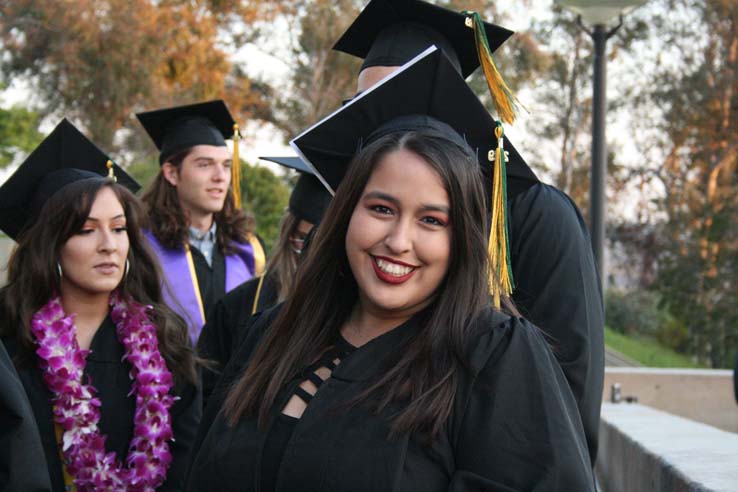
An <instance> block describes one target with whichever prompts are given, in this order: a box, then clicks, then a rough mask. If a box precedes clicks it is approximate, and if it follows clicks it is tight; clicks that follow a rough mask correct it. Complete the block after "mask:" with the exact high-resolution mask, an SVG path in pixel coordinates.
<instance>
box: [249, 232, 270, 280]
mask: <svg viewBox="0 0 738 492" xmlns="http://www.w3.org/2000/svg"><path fill="white" fill-rule="evenodd" d="M248 241H249V244H251V249H252V250H253V251H254V276H256V275H261V274H263V273H264V269H265V268H266V253H264V247H263V246H262V245H261V241H259V238H258V237H256V234H249V238H248Z"/></svg>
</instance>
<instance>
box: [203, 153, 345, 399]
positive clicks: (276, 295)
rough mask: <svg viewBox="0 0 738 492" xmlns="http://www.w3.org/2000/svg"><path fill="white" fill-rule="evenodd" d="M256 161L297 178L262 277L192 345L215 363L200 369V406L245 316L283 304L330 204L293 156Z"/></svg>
mask: <svg viewBox="0 0 738 492" xmlns="http://www.w3.org/2000/svg"><path fill="white" fill-rule="evenodd" d="M261 159H263V160H267V161H271V162H275V163H277V164H280V165H282V166H285V167H287V168H290V169H294V170H296V171H298V172H299V173H300V177H299V178H298V180H297V183H296V184H295V188H294V189H293V190H292V193H291V194H290V201H289V208H288V209H287V212H286V213H285V214H284V217H282V221H281V223H280V231H279V238H278V239H277V244H276V245H275V246H274V248H273V250H272V256H271V258H270V259H269V263H268V264H267V268H266V272H265V273H264V274H263V275H260V276H259V277H256V278H253V279H251V280H248V281H246V282H245V283H243V284H241V285H240V286H238V287H236V288H235V289H233V290H232V291H231V292H229V293H228V294H226V295H225V297H223V299H221V300H220V301H218V303H217V304H216V305H215V308H214V309H213V311H212V313H211V315H210V318H209V319H208V322H207V323H205V326H204V327H203V329H202V333H201V334H200V339H199V340H198V341H197V352H198V354H199V355H200V356H201V357H202V358H204V359H206V360H209V361H211V362H212V363H215V367H210V368H204V369H203V374H202V380H203V384H202V387H203V401H204V402H205V403H206V404H207V401H208V399H209V397H210V394H211V393H212V391H213V389H214V388H215V386H216V383H217V381H218V379H219V377H220V374H221V371H222V369H223V368H224V367H225V365H226V364H227V363H228V360H229V359H230V357H231V355H232V352H233V350H235V349H236V348H237V347H238V341H239V340H240V339H241V337H243V336H244V334H245V333H246V332H247V331H248V327H249V321H250V318H251V316H252V315H253V314H255V313H257V312H261V311H264V310H265V309H268V308H270V307H272V306H274V305H275V304H277V303H278V302H284V300H285V299H287V297H288V296H289V295H290V294H291V292H292V286H293V284H294V279H295V275H296V273H297V265H298V261H299V259H300V256H301V255H302V252H303V248H304V247H305V240H306V238H307V236H308V234H310V231H311V230H312V229H313V226H314V225H315V224H317V223H319V222H320V220H321V218H322V216H323V213H324V212H325V210H326V208H328V204H329V203H330V200H331V194H330V193H329V192H328V190H327V189H326V188H325V186H323V184H322V183H321V182H320V181H319V180H318V178H316V177H315V176H314V174H313V172H312V170H310V168H309V167H308V166H307V165H306V164H305V163H303V162H302V160H301V159H300V158H299V157H262V158H261Z"/></svg>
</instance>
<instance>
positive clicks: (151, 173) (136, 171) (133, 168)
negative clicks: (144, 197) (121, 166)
mask: <svg viewBox="0 0 738 492" xmlns="http://www.w3.org/2000/svg"><path fill="white" fill-rule="evenodd" d="M159 169H160V168H159V161H158V159H157V158H156V157H153V158H150V159H142V160H137V161H135V162H134V163H132V164H131V165H129V166H127V167H126V168H125V170H126V172H127V173H128V174H130V175H131V176H132V177H133V179H135V180H136V181H138V182H139V184H140V185H141V190H142V191H143V190H145V189H146V188H148V187H149V185H150V184H151V183H152V182H153V181H154V178H155V177H156V175H157V174H159ZM139 193H140V192H139Z"/></svg>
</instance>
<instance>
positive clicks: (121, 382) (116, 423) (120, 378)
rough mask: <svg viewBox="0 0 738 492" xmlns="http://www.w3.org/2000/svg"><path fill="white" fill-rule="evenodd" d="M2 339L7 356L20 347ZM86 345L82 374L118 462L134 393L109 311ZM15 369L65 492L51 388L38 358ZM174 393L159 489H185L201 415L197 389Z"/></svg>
mask: <svg viewBox="0 0 738 492" xmlns="http://www.w3.org/2000/svg"><path fill="white" fill-rule="evenodd" d="M5 343H6V344H7V347H8V351H9V352H10V354H11V356H12V355H13V354H14V353H15V352H17V350H18V347H17V345H16V344H15V342H14V341H13V340H6V341H5ZM90 349H91V352H90V354H89V355H88V356H87V364H86V366H85V371H84V375H85V377H89V378H90V380H91V383H92V385H93V386H95V388H96V389H97V396H98V398H99V399H100V401H101V403H102V407H101V411H100V425H99V427H100V432H101V433H102V434H103V435H105V436H107V439H106V440H105V448H106V450H107V451H114V452H115V453H116V456H117V458H118V460H121V461H122V460H124V459H125V457H126V456H127V455H128V445H129V443H130V440H131V438H132V437H133V414H134V412H135V408H136V400H135V395H131V396H127V395H128V393H129V392H130V390H131V383H132V381H131V379H130V377H129V374H130V370H131V366H130V364H129V363H128V361H123V362H121V359H122V357H123V355H124V348H123V345H122V344H121V343H120V342H119V341H118V336H117V334H116V329H115V324H114V323H113V321H112V320H111V319H110V317H109V316H108V317H107V318H106V319H105V321H104V322H103V323H102V325H100V328H98V330H97V333H95V336H94V338H93V339H92V343H91V344H90ZM18 374H19V376H20V379H21V382H22V383H23V386H24V388H25V390H26V394H27V395H28V399H29V400H30V402H31V407H32V408H33V413H34V416H35V418H36V423H37V425H38V428H39V431H40V434H41V440H42V442H43V448H44V454H45V456H46V463H47V464H48V470H49V476H50V477H51V484H52V490H53V491H54V492H63V491H64V477H63V475H62V466H61V460H60V457H59V447H58V446H57V440H56V436H55V433H54V423H53V420H52V405H51V397H52V396H51V392H50V391H49V390H48V388H47V387H46V384H45V383H44V382H43V378H42V372H41V370H40V369H39V368H38V364H37V361H36V360H33V361H32V363H29V364H27V365H24V366H22V367H18ZM178 396H179V397H180V398H181V399H180V400H178V401H176V402H175V403H174V405H172V408H171V413H172V431H173V432H174V439H175V441H174V442H170V443H169V449H170V451H171V453H172V457H173V460H172V464H171V466H170V467H169V471H168V473H167V480H166V482H165V483H164V485H162V487H160V488H159V489H158V490H160V491H177V490H183V488H184V480H185V476H186V474H187V465H188V463H189V459H190V456H189V452H190V449H191V447H192V442H193V439H194V437H195V433H196V430H197V427H198V425H199V423H200V417H201V416H202V395H201V393H200V390H199V389H198V388H196V387H195V386H193V385H190V384H188V385H187V386H186V387H185V388H184V389H183V390H182V391H181V392H179V395H178Z"/></svg>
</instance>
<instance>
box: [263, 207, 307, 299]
mask: <svg viewBox="0 0 738 492" xmlns="http://www.w3.org/2000/svg"><path fill="white" fill-rule="evenodd" d="M299 223H300V219H299V218H298V217H297V216H295V215H294V214H293V213H292V212H290V211H289V210H288V211H287V212H285V214H284V216H283V217H282V220H281V221H280V222H279V237H278V238H277V244H275V245H274V247H273V248H272V257H271V258H270V259H269V263H267V267H266V271H267V275H269V278H270V279H271V280H272V281H273V282H274V284H275V287H276V288H277V292H278V299H279V301H280V302H281V301H284V300H285V299H287V297H289V295H290V294H291V293H292V287H293V286H294V283H295V282H294V281H295V273H297V261H298V259H297V254H296V253H295V252H294V251H292V244H291V243H290V236H291V235H292V234H294V232H295V230H296V229H297V225H298V224H299Z"/></svg>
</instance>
